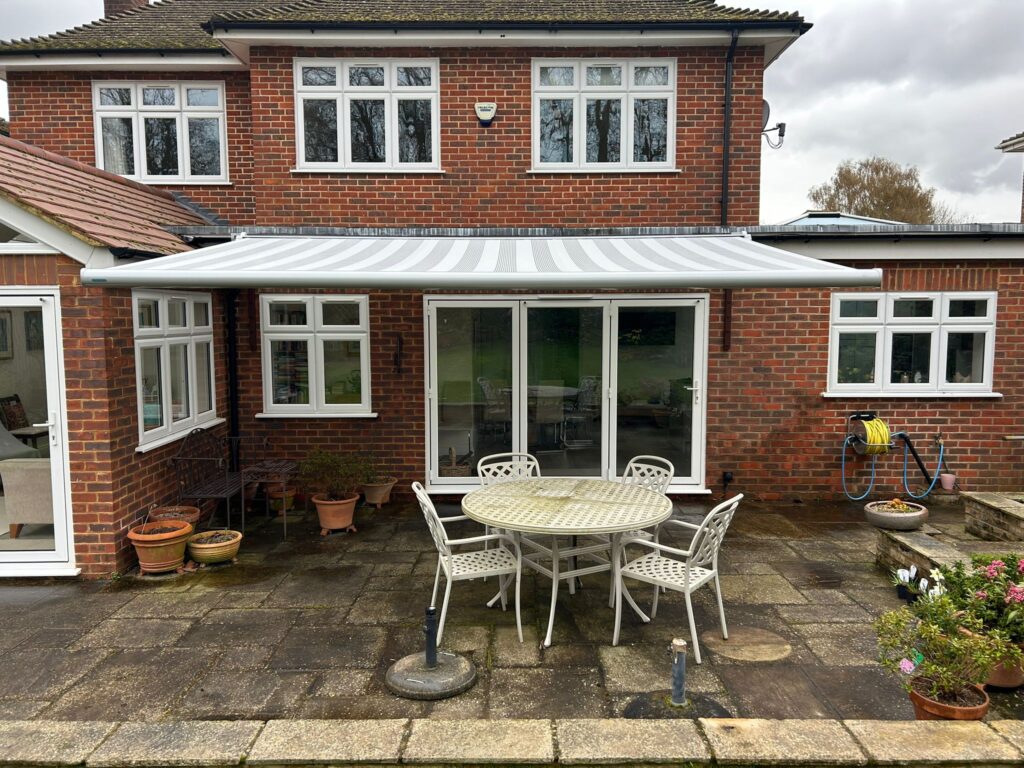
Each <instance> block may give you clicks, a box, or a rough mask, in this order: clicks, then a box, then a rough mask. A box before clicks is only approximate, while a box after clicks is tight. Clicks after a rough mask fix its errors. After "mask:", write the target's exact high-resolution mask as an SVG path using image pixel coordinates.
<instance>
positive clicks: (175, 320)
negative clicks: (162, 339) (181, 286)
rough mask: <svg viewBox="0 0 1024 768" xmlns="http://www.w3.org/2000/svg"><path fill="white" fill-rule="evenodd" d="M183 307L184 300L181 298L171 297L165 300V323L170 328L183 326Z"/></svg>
mask: <svg viewBox="0 0 1024 768" xmlns="http://www.w3.org/2000/svg"><path fill="white" fill-rule="evenodd" d="M185 307H186V304H185V301H184V300H182V299H171V300H169V301H168V302H167V324H168V325H169V326H170V327H171V328H184V327H185V325H186V324H187V321H186V318H185Z"/></svg>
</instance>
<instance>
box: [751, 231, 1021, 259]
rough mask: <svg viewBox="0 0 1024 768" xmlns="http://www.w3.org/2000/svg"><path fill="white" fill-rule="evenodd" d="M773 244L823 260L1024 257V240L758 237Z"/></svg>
mask: <svg viewBox="0 0 1024 768" xmlns="http://www.w3.org/2000/svg"><path fill="white" fill-rule="evenodd" d="M755 240H756V241H757V242H759V243H761V244H762V245H769V246H771V247H772V248H778V249H780V250H783V251H789V252H790V253H798V254H800V255H801V256H809V257H811V258H812V259H818V260H819V261H829V262H833V261H839V262H845V261H901V262H910V263H915V262H922V261H965V262H969V261H1004V260H1005V261H1019V260H1021V259H1024V239H1016V238H1006V239H1002V238H992V239H990V240H986V239H985V238H984V236H982V235H979V236H978V237H977V238H976V239H974V238H972V239H945V240H943V239H937V238H927V237H924V238H904V239H899V236H898V235H894V236H893V237H892V238H891V239H890V238H883V237H878V238H856V237H854V238H851V239H849V240H838V239H828V238H814V237H811V238H806V239H799V240H798V239H785V240H776V239H774V238H772V237H756V238H755Z"/></svg>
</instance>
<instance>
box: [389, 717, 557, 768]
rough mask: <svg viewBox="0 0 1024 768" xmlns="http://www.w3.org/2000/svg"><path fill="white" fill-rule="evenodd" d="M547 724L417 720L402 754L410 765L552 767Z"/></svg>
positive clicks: (518, 721)
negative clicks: (520, 765)
mask: <svg viewBox="0 0 1024 768" xmlns="http://www.w3.org/2000/svg"><path fill="white" fill-rule="evenodd" d="M554 759H555V745H554V736H553V734H552V730H551V723H550V722H549V721H547V720H499V721H486V720H414V721H413V723H412V732H411V734H410V735H409V741H408V743H407V744H406V747H405V750H404V752H403V754H402V760H403V761H404V762H407V763H441V764H444V763H470V764H481V763H499V764H505V765H507V764H514V763H537V762H540V763H550V762H553V761H554Z"/></svg>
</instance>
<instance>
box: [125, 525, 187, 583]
mask: <svg viewBox="0 0 1024 768" xmlns="http://www.w3.org/2000/svg"><path fill="white" fill-rule="evenodd" d="M192 530H193V529H192V525H191V523H186V522H185V521H184V520H152V521H150V520H147V521H146V522H144V523H142V524H141V525H136V526H133V527H132V528H130V529H129V530H128V540H129V541H130V542H131V543H132V545H133V546H134V547H135V554H136V555H137V556H138V558H139V570H140V571H141V572H142V573H166V572H167V571H180V570H181V569H182V567H183V566H184V565H185V544H186V543H187V542H188V537H189V536H190V535H191V533H192Z"/></svg>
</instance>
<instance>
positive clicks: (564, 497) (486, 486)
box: [413, 453, 743, 664]
mask: <svg viewBox="0 0 1024 768" xmlns="http://www.w3.org/2000/svg"><path fill="white" fill-rule="evenodd" d="M477 470H478V475H479V476H480V480H481V489H480V490H478V491H473V492H472V493H470V494H467V496H466V497H465V498H464V500H463V512H464V514H462V515H456V516H452V517H445V518H441V517H440V516H439V515H438V513H437V510H436V509H435V507H434V505H433V503H432V502H431V500H430V496H429V495H428V494H427V492H426V490H425V489H424V488H423V486H422V485H421V484H420V483H414V484H413V490H414V492H415V493H416V498H417V500H418V501H419V503H420V507H421V509H422V511H423V514H424V517H425V518H426V520H427V525H428V528H429V529H430V532H431V536H432V537H433V539H434V543H435V546H436V547H437V550H438V563H437V569H436V571H435V577H434V590H433V594H432V598H431V603H432V604H433V603H434V602H435V601H436V599H437V593H438V590H439V586H440V577H441V574H442V572H443V573H444V574H445V579H446V587H445V594H444V598H443V602H442V606H441V617H440V623H439V626H438V640H439V641H440V639H441V636H442V634H443V631H444V623H445V620H446V618H447V613H448V606H449V602H450V597H451V586H452V583H453V582H455V581H462V580H467V579H477V578H487V577H489V576H497V577H498V592H497V594H496V595H495V596H494V597H493V598H492V599H491V600H490V601H489V602H488V606H493V605H494V604H495V603H497V602H498V601H500V602H501V606H502V609H503V610H504V609H505V608H506V607H507V598H508V595H507V592H508V588H509V586H510V585H511V583H512V580H513V579H514V580H515V608H516V626H517V629H518V631H519V640H520V642H522V640H523V635H522V618H521V609H520V604H519V603H520V590H521V579H522V570H523V568H524V567H526V568H529V569H530V570H532V571H535V572H537V573H539V574H541V575H542V576H545V577H546V578H548V579H550V580H551V582H552V596H551V609H550V615H549V617H548V631H547V637H546V639H545V641H544V643H543V646H544V647H547V646H550V644H551V632H552V627H553V623H554V615H555V605H556V600H557V596H558V585H559V583H560V582H561V581H563V580H567V581H568V582H569V592H570V594H573V593H574V592H575V586H576V582H577V580H578V577H579V576H582V575H587V574H591V573H599V572H604V571H610V572H611V575H612V579H611V585H610V592H609V606H610V607H614V610H615V625H614V631H613V637H612V644H613V645H618V642H619V635H620V627H621V621H622V603H623V601H626V602H628V603H629V604H630V605H631V606H632V607H633V609H634V610H635V611H636V613H637V615H638V616H640V618H641V620H642V621H644V622H647V621H650V619H651V618H653V617H654V616H655V615H656V614H657V609H658V597H659V593H660V592H662V591H665V590H673V591H678V592H682V593H683V595H684V598H685V603H686V612H687V619H688V622H689V629H690V636H691V640H692V643H693V649H694V658H695V660H696V662H697V663H698V664H699V663H701V656H700V649H699V646H698V642H697V631H696V625H695V621H694V616H693V605H692V602H691V595H692V594H693V593H694V592H695V591H696V590H697V589H699V588H700V587H702V586H704V585H706V584H713V585H714V588H715V593H716V598H717V602H718V611H719V618H720V621H721V629H722V636H723V638H725V639H728V628H727V625H726V621H725V611H724V607H723V605H722V593H721V587H720V584H719V579H718V553H719V551H720V549H721V546H722V542H723V539H724V537H725V533H726V531H727V530H728V527H729V524H730V523H731V521H732V518H733V516H734V514H735V512H736V509H737V507H738V506H739V502H740V501H741V500H742V498H743V496H742V494H741V495H737V496H734V497H733V498H731V499H728V500H726V501H724V502H722V503H721V504H719V505H717V506H716V507H715V508H714V509H712V510H711V512H709V513H708V514H707V515H706V516H705V517H704V519H703V520H702V521H701V522H700V523H699V524H696V523H691V522H688V521H685V520H680V519H674V518H672V517H671V502H669V501H668V498H667V496H666V495H665V494H666V492H667V490H668V486H669V483H670V482H671V480H672V477H673V474H674V468H673V466H672V464H671V462H669V461H667V460H666V459H662V458H660V457H657V456H637V457H635V458H634V459H632V460H631V461H630V462H629V464H628V465H627V467H626V471H625V472H624V473H623V477H622V479H621V481H619V482H614V481H598V480H572V479H565V478H542V476H541V472H540V465H539V463H538V462H537V460H536V458H534V457H533V456H531V455H530V454H527V453H503V454H494V455H492V456H485V457H484V458H482V459H480V461H479V462H478V465H477ZM485 497H486V500H487V504H482V503H480V500H481V499H484V498H485ZM503 507H504V510H502V508H503ZM517 507H518V508H519V509H518V510H517V509H516V508H517ZM499 510H500V511H502V512H503V514H499V513H498V511H499ZM517 512H518V514H517ZM626 512H629V514H626ZM574 518H578V519H574ZM465 520H476V521H477V522H481V523H483V524H484V526H485V527H484V534H483V535H480V536H471V537H467V538H462V539H451V538H449V537H448V533H447V530H446V529H445V524H446V523H451V522H457V521H465ZM632 520H639V521H642V522H643V523H644V524H643V525H631V524H630V521H632ZM502 523H503V524H502ZM663 525H664V526H669V527H671V528H673V529H678V530H682V531H685V532H686V533H688V534H691V538H690V542H689V545H688V546H687V548H685V549H682V548H679V547H673V546H669V545H666V544H662V543H661V542H660V540H659V536H658V533H659V531H660V529H661V526H663ZM577 532H578V535H577ZM466 547H473V549H470V550H466V551H456V550H465V548H466ZM453 548H454V549H453ZM629 548H633V549H642V550H646V551H645V552H644V553H642V554H639V555H638V556H635V557H634V558H633V559H632V560H631V559H630V558H629V556H628V555H627V549H629ZM579 560H585V561H587V564H586V565H583V566H580V565H579V563H578V561H579ZM563 561H564V563H563ZM626 579H632V580H634V581H639V582H641V583H646V584H649V585H651V586H652V587H653V588H654V589H653V597H652V603H651V611H650V617H648V615H647V614H645V613H644V611H642V610H641V609H640V607H639V606H638V605H637V604H636V602H635V601H634V600H633V598H632V596H631V595H630V592H629V589H628V588H627V586H626V584H625V580H626Z"/></svg>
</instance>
